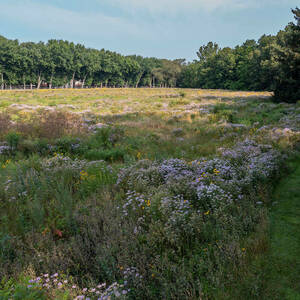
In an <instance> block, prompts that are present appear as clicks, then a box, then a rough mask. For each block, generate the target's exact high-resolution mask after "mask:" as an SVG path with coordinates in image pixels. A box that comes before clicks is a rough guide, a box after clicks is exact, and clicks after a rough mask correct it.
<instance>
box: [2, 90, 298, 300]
mask: <svg viewBox="0 0 300 300" xmlns="http://www.w3.org/2000/svg"><path fill="white" fill-rule="evenodd" d="M271 96H272V94H271V93H267V92H238V91H235V92H230V91H223V90H192V89H184V90H183V89H166V88H139V89H134V88H132V89H130V88H128V89H117V88H98V89H78V90H76V89H73V90H70V89H57V90H46V89H45V90H29V91H2V92H0V299H3V300H5V299H7V300H8V299H28V300H29V299H30V300H34V299H86V300H87V299H149V300H150V299H280V298H276V297H275V298H274V296H271V295H273V294H272V293H271V292H270V293H269V292H268V290H269V287H268V284H269V283H268V281H267V280H264V278H265V277H264V270H265V269H263V267H262V265H263V264H262V263H255V262H257V261H264V262H267V261H268V251H269V249H270V239H269V235H268V234H269V230H270V226H271V225H270V221H269V220H270V219H269V217H270V211H272V209H273V207H274V206H275V205H276V202H275V200H274V199H275V198H276V197H275V196H276V195H275V196H274V191H275V189H276V187H277V186H278V185H280V183H281V181H282V179H283V178H284V177H287V176H288V175H289V174H290V172H291V169H290V163H289V162H291V161H292V160H293V159H295V157H299V150H300V147H299V145H300V103H299V101H298V102H297V103H293V104H289V103H274V102H273V101H272V97H271ZM292 188H293V187H292ZM272 297H273V298H272ZM281 299H284V298H281ZM290 299H293V298H290ZM295 299H296V298H295Z"/></svg>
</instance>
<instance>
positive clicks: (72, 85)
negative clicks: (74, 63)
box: [70, 72, 75, 89]
mask: <svg viewBox="0 0 300 300" xmlns="http://www.w3.org/2000/svg"><path fill="white" fill-rule="evenodd" d="M74 80H75V72H74V73H73V75H72V79H71V82H70V87H71V89H74Z"/></svg>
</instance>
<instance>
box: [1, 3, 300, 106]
mask: <svg viewBox="0 0 300 300" xmlns="http://www.w3.org/2000/svg"><path fill="white" fill-rule="evenodd" d="M292 12H293V14H294V17H295V20H296V22H295V23H293V22H291V23H289V24H288V25H287V26H286V28H285V29H284V30H281V31H279V32H278V34H277V35H274V36H273V35H263V36H262V37H261V38H260V39H259V40H258V41H255V40H247V41H246V42H245V43H243V44H242V45H239V46H236V47H235V48H230V47H225V48H221V47H220V46H219V45H218V44H216V43H213V42H209V43H208V44H207V45H203V46H201V47H200V49H199V51H198V52H197V57H198V59H197V60H194V61H193V62H191V63H186V61H185V60H184V59H176V60H168V59H158V58H154V57H152V58H147V57H146V58H145V57H142V56H137V55H132V56H123V55H121V54H118V53H115V52H111V51H107V50H104V49H102V50H96V49H91V48H86V47H85V46H83V45H80V44H74V43H72V42H68V41H63V40H49V41H48V42H47V43H43V42H39V43H32V42H27V43H19V42H18V40H9V39H6V38H5V37H2V36H0V86H1V89H4V88H10V87H12V86H18V87H23V88H26V87H28V85H29V86H30V87H31V88H32V87H35V88H38V89H39V88H41V87H45V86H46V87H48V88H52V87H69V88H74V87H85V86H94V87H144V86H148V87H182V88H208V89H230V90H251V91H252V90H268V91H274V95H275V98H277V99H279V100H280V101H288V102H295V101H297V100H299V99H300V89H299V86H300V9H299V8H296V9H294V10H292Z"/></svg>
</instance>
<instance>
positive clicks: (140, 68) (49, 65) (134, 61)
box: [0, 36, 184, 89]
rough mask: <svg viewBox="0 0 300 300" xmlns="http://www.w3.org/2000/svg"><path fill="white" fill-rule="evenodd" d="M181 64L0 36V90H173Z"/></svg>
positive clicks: (50, 42)
mask: <svg viewBox="0 0 300 300" xmlns="http://www.w3.org/2000/svg"><path fill="white" fill-rule="evenodd" d="M183 61H184V60H180V59H177V60H167V59H157V58H143V57H141V56H123V55H121V54H118V53H115V52H111V51H107V50H104V49H102V50H96V49H91V48H86V47H85V46H83V45H81V44H74V43H72V42H68V41H63V40H49V41H48V42H47V43H43V42H39V43H32V42H27V43H19V41H18V40H9V39H6V38H5V37H2V36H0V85H1V88H2V89H4V88H11V87H12V86H19V87H23V88H26V86H28V85H29V86H30V87H33V86H34V87H35V88H37V89H39V88H41V87H43V86H47V87H49V88H53V87H69V88H74V87H75V86H76V85H79V86H80V87H84V86H86V85H87V86H101V87H103V86H105V87H139V86H149V87H152V86H158V87H163V86H168V87H175V86H176V79H177V74H178V73H179V72H180V71H181V64H182V63H183Z"/></svg>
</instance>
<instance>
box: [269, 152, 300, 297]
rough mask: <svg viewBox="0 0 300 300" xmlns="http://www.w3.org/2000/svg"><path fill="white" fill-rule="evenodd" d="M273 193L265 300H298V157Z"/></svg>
mask: <svg viewBox="0 0 300 300" xmlns="http://www.w3.org/2000/svg"><path fill="white" fill-rule="evenodd" d="M291 167H292V168H293V170H294V171H293V173H292V174H291V175H290V176H288V177H287V178H285V179H283V180H282V181H281V183H280V184H279V185H278V187H277V188H276V190H275V192H274V201H275V202H274V207H273V208H272V209H271V212H270V252H269V260H268V263H267V264H266V270H265V278H266V283H267V284H266V289H265V292H264V293H265V297H264V298H267V297H268V299H291V300H294V299H300V157H298V158H297V160H294V161H293V162H292V163H291Z"/></svg>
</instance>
